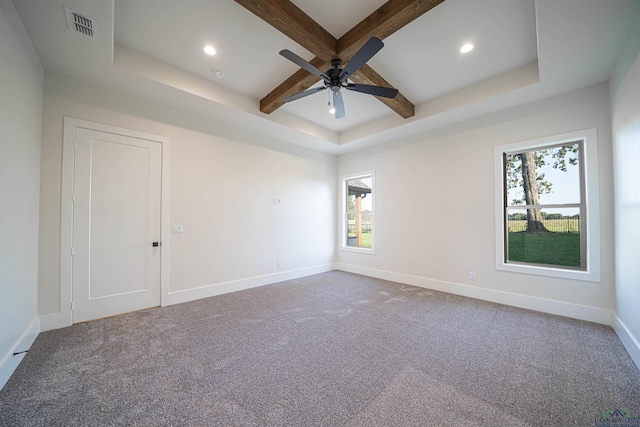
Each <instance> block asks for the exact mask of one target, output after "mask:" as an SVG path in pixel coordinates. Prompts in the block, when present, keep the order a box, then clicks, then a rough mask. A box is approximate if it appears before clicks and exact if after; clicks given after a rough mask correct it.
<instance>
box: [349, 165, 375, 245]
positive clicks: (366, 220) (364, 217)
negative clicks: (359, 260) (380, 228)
mask: <svg viewBox="0 0 640 427" xmlns="http://www.w3.org/2000/svg"><path fill="white" fill-rule="evenodd" d="M341 183H342V213H343V215H342V217H343V220H342V249H344V250H352V251H357V252H367V253H372V254H373V253H374V220H373V215H374V213H373V210H374V207H373V202H374V173H373V171H370V172H363V173H360V174H353V175H348V176H343V177H342V179H341Z"/></svg>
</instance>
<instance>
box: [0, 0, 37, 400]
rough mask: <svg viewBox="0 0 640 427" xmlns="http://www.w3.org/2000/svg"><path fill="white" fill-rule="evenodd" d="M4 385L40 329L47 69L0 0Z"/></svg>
mask: <svg viewBox="0 0 640 427" xmlns="http://www.w3.org/2000/svg"><path fill="white" fill-rule="evenodd" d="M0 58H2V61H0V388H1V387H2V386H4V384H5V382H6V381H7V379H8V378H9V375H11V373H12V372H13V370H14V369H15V368H16V367H17V366H18V363H19V361H20V360H22V358H23V357H24V354H22V355H20V356H15V357H14V356H13V353H14V352H19V351H23V350H27V349H28V348H29V346H30V345H31V343H32V342H33V340H34V339H35V336H36V335H37V333H38V331H39V325H40V324H39V320H38V312H37V303H38V295H37V289H38V203H39V191H40V130H41V121H42V87H43V74H44V73H43V70H42V66H41V64H40V62H39V60H38V57H37V55H36V53H35V51H34V49H33V46H32V45H31V41H30V40H29V38H28V36H27V35H26V32H25V30H24V28H23V27H22V22H21V21H20V19H19V18H18V15H17V13H16V11H15V9H14V7H13V4H12V3H11V1H9V0H0Z"/></svg>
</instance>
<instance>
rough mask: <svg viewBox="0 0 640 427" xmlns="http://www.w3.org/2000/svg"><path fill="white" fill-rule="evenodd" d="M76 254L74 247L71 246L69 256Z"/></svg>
mask: <svg viewBox="0 0 640 427" xmlns="http://www.w3.org/2000/svg"><path fill="white" fill-rule="evenodd" d="M75 254H76V250H75V249H74V248H71V256H74V255H75Z"/></svg>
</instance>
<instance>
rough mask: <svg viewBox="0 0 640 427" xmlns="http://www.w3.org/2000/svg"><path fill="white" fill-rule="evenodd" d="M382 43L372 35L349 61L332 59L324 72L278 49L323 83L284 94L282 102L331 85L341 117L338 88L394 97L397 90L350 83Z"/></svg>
mask: <svg viewBox="0 0 640 427" xmlns="http://www.w3.org/2000/svg"><path fill="white" fill-rule="evenodd" d="M383 46H384V43H382V41H381V40H380V39H379V38H377V37H371V38H370V39H369V40H367V42H366V43H365V44H364V45H363V46H362V47H361V48H360V50H358V52H356V54H355V55H354V56H353V58H352V59H351V61H349V63H348V64H347V65H346V66H345V67H344V68H340V67H341V66H342V61H341V60H340V59H339V58H336V59H334V60H333V61H331V67H332V68H331V69H330V70H328V71H327V72H326V73H324V72H322V71H320V70H319V69H318V68H317V67H315V66H314V65H312V64H310V63H309V62H307V61H305V60H304V59H302V58H300V57H299V56H298V55H296V54H295V53H293V52H291V51H290V50H288V49H284V50H281V51H280V55H282V56H284V57H285V58H287V59H288V60H289V61H291V62H293V63H294V64H296V65H298V66H300V67H301V68H303V69H304V70H306V71H308V72H309V73H311V74H313V75H314V76H316V77H319V78H320V79H322V81H323V83H324V85H323V86H320V87H316V88H313V89H309V90H305V91H303V92H299V93H296V94H295V95H291V96H288V97H286V98H284V99H283V100H282V101H283V102H291V101H295V100H297V99H300V98H304V97H305V96H309V95H313V94H314V93H317V92H321V91H323V90H325V89H331V91H332V93H333V108H332V110H335V113H334V114H335V118H336V119H340V118H342V117H344V116H345V110H344V101H343V99H342V93H341V92H340V91H341V89H343V88H344V89H347V90H352V91H354V92H360V93H366V94H369V95H374V96H380V97H383V98H395V96H396V95H397V94H398V90H397V89H394V88H389V87H383V86H373V85H365V84H355V83H349V82H348V79H349V76H350V75H352V74H353V73H355V72H356V71H358V70H359V69H360V68H361V67H362V66H363V65H364V64H366V62H367V61H368V60H369V59H371V58H372V57H373V56H374V55H375V54H376V53H378V51H379V50H380V49H382V47H383Z"/></svg>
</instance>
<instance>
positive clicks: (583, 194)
mask: <svg viewBox="0 0 640 427" xmlns="http://www.w3.org/2000/svg"><path fill="white" fill-rule="evenodd" d="M595 138H596V134H595V131H594V130H590V131H583V132H577V133H572V134H565V135H557V136H554V137H549V138H541V139H539V140H535V141H526V142H522V143H516V144H510V145H507V146H501V147H497V148H496V156H497V157H498V156H499V159H497V161H496V164H497V168H496V186H498V185H499V186H500V188H499V189H497V191H496V207H497V208H499V210H497V212H498V215H497V216H498V218H497V221H496V229H497V230H499V233H497V236H496V238H497V239H498V244H497V245H496V246H497V257H498V259H497V264H496V265H497V268H498V269H502V270H510V271H518V272H526V273H534V274H543V275H553V276H559V277H570V278H579V279H584V280H599V276H600V275H599V231H597V230H598V229H599V226H598V223H599V214H598V204H597V200H598V197H597V163H596V159H597V157H596V145H595ZM498 165H499V170H498ZM498 174H499V175H498ZM498 176H499V178H498ZM498 180H499V182H498ZM588 183H589V184H590V185H587V184H588ZM587 189H590V192H588V191H587ZM498 203H499V204H498ZM592 216H593V218H592ZM498 220H499V222H498ZM596 253H597V254H598V255H597V257H596Z"/></svg>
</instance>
